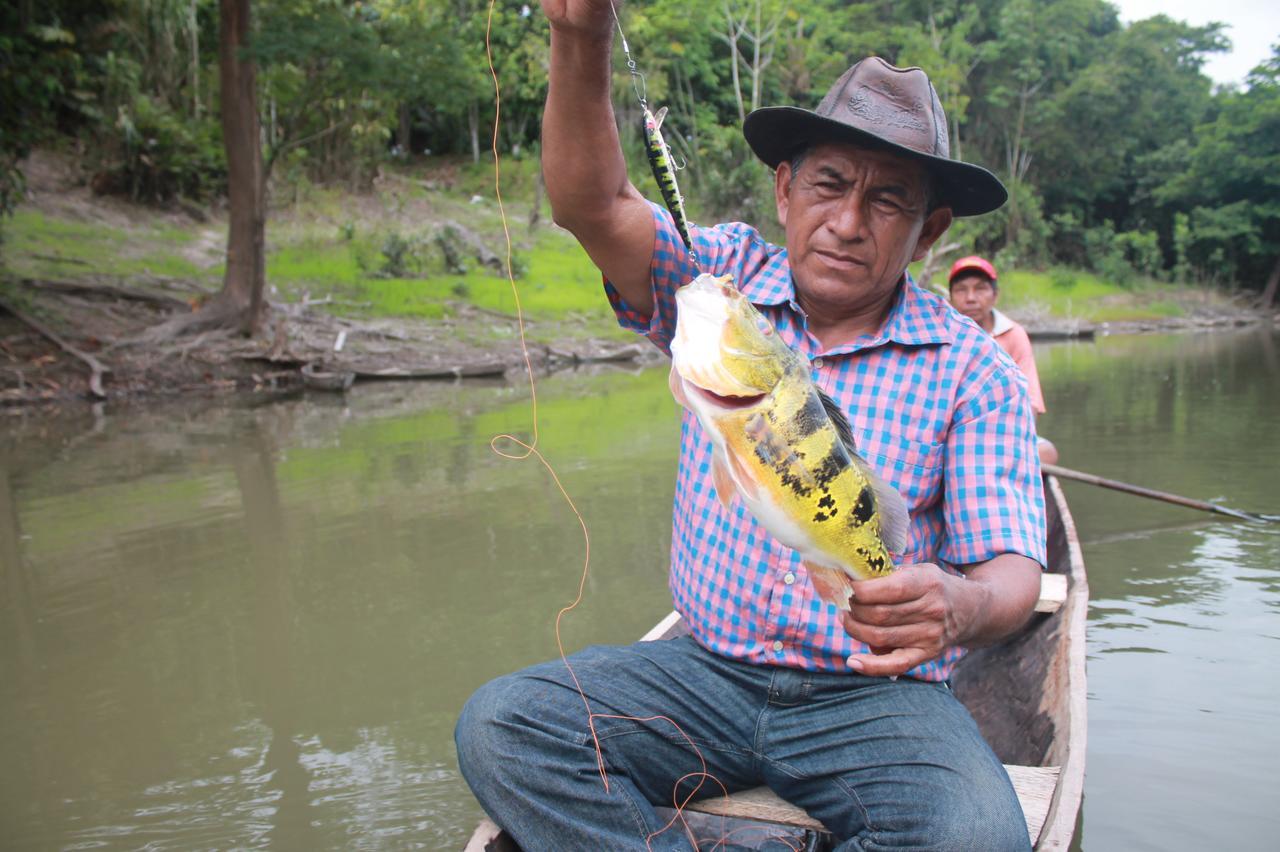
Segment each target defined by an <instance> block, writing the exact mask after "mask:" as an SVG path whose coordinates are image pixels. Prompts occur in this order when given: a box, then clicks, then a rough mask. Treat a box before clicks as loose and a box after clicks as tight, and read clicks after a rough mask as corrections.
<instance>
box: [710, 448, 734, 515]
mask: <svg viewBox="0 0 1280 852" xmlns="http://www.w3.org/2000/svg"><path fill="white" fill-rule="evenodd" d="M711 479H712V481H713V482H714V483H715V487H716V499H717V500H719V501H720V505H721V506H724V507H725V508H726V509H728V508H729V507H730V506H732V505H733V495H734V492H735V491H736V490H737V489H736V488H735V486H734V484H733V477H732V476H731V475H730V474H729V468H728V467H727V466H726V465H725V462H724V455H723V453H719V452H717V453H715V454H714V455H713V456H712V458H711Z"/></svg>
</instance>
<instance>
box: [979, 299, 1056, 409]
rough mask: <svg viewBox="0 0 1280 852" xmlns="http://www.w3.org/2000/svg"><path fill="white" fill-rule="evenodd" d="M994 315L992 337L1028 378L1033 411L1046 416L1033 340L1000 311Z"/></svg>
mask: <svg viewBox="0 0 1280 852" xmlns="http://www.w3.org/2000/svg"><path fill="white" fill-rule="evenodd" d="M992 313H993V314H995V326H994V327H993V328H992V329H991V336H992V337H994V338H995V339H996V343H999V344H1000V348H1001V349H1003V350H1004V351H1005V352H1007V353H1008V355H1009V357H1010V358H1012V359H1013V363H1015V364H1017V365H1018V369H1019V370H1021V371H1022V374H1023V375H1024V376H1026V377H1027V392H1028V393H1029V394H1030V396H1031V410H1032V411H1034V412H1035V413H1036V414H1044V396H1043V395H1042V394H1041V393H1040V374H1039V373H1037V372H1036V356H1035V355H1034V354H1033V353H1032V351H1031V338H1030V337H1028V336H1027V330H1026V329H1025V328H1023V327H1022V326H1020V325H1018V324H1017V323H1016V322H1014V321H1013V320H1011V319H1009V318H1008V317H1007V316H1005V315H1004V314H1002V313H1000V312H999V311H992Z"/></svg>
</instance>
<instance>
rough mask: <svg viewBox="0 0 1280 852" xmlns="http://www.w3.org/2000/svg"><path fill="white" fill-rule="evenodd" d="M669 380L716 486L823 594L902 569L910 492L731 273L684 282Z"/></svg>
mask: <svg viewBox="0 0 1280 852" xmlns="http://www.w3.org/2000/svg"><path fill="white" fill-rule="evenodd" d="M671 391H672V393H673V394H674V396H675V398H676V400H677V401H678V402H679V403H680V404H681V405H683V406H684V407H685V408H687V409H689V410H690V411H692V412H693V413H694V415H696V416H697V418H698V420H699V422H700V423H701V424H702V428H703V429H704V430H705V431H706V433H707V434H708V435H709V436H710V438H711V442H712V445H713V447H714V453H713V464H712V476H713V477H714V484H715V490H716V497H717V498H718V499H719V500H720V502H721V503H722V504H723V505H724V506H725V507H726V508H728V507H729V506H730V504H731V502H732V500H733V496H734V495H735V494H736V495H737V496H738V497H740V498H741V499H742V501H743V503H744V504H745V506H746V508H747V509H748V511H750V512H751V514H752V515H754V516H755V518H756V519H757V520H758V521H759V522H760V523H761V524H762V525H763V526H764V527H765V529H767V530H768V531H769V533H770V534H771V535H772V536H773V537H774V538H776V539H777V540H778V541H780V542H781V543H782V544H784V545H786V546H787V547H790V548H791V549H793V550H795V551H796V552H798V553H799V554H800V556H801V559H802V560H803V564H804V566H805V568H806V570H807V571H808V574H809V580H810V582H811V583H812V584H813V587H814V589H815V590H816V591H817V593H818V595H819V596H820V597H821V598H822V599H823V600H825V601H828V602H829V603H831V604H833V605H835V606H836V607H838V608H839V609H844V610H847V609H849V595H850V593H851V592H852V587H851V586H850V585H849V581H850V579H869V578H871V577H876V576H880V575H883V574H887V573H889V572H890V571H892V570H893V568H894V563H893V557H892V554H893V553H901V552H902V551H903V550H904V549H905V547H906V537H907V522H908V517H907V507H906V503H905V502H904V501H903V499H902V496H901V495H900V494H898V492H897V491H896V490H894V489H893V488H892V487H890V486H889V485H887V484H886V483H885V482H883V481H882V480H881V479H880V478H879V477H878V476H877V475H876V474H875V472H874V471H873V470H872V469H871V467H870V466H869V465H868V464H867V462H866V461H864V460H863V459H862V458H861V457H860V456H859V455H858V453H857V452H856V450H855V448H854V441H853V432H852V430H851V429H850V427H849V421H848V419H847V418H846V417H845V415H844V412H843V411H841V410H840V408H839V407H838V406H837V405H836V404H835V403H834V402H833V401H832V400H831V398H830V397H828V396H827V395H826V394H824V393H823V392H822V391H821V390H820V389H819V388H818V387H817V386H815V385H814V383H813V381H812V380H811V379H810V376H809V365H808V363H807V362H806V361H805V359H804V358H802V357H801V356H800V355H799V354H798V353H796V352H795V351H793V350H792V349H791V348H789V347H788V346H787V345H786V344H785V343H783V342H782V341H781V340H779V339H778V335H777V334H776V333H775V331H774V328H773V326H772V325H771V324H770V323H769V321H768V320H766V319H765V318H764V317H763V316H762V315H761V314H760V312H759V311H757V310H756V309H755V306H754V305H752V304H751V302H750V301H749V300H748V299H747V298H746V297H745V296H743V295H742V293H740V292H739V291H738V289H737V288H736V287H734V286H733V281H732V278H731V277H730V276H728V275H725V276H713V275H700V276H698V278H696V279H695V280H694V281H692V282H691V283H689V284H687V285H685V286H684V287H681V288H680V289H679V290H678V291H677V292H676V332H675V339H674V340H673V341H672V343H671Z"/></svg>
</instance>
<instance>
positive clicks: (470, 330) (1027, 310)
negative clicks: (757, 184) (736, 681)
mask: <svg viewBox="0 0 1280 852" xmlns="http://www.w3.org/2000/svg"><path fill="white" fill-rule="evenodd" d="M531 168H532V164H531V163H528V162H525V163H515V164H514V165H512V166H511V167H510V169H511V171H510V174H509V177H508V178H507V179H506V180H508V181H509V184H510V185H509V186H508V187H507V190H506V191H507V192H509V193H510V195H511V197H512V198H514V199H515V200H513V201H511V202H510V203H509V206H508V208H507V209H506V211H505V212H506V215H507V225H508V227H507V228H506V230H507V231H508V232H509V233H511V234H512V267H513V268H514V270H515V271H516V273H517V280H516V285H515V286H516V289H515V292H514V293H513V291H512V287H511V284H510V282H508V281H507V280H506V277H505V274H503V273H501V272H500V271H499V270H502V269H504V268H505V263H504V262H503V261H502V259H501V258H502V256H503V255H504V253H505V241H504V240H503V238H502V234H503V230H504V229H503V222H502V218H501V214H500V211H499V210H498V209H497V206H496V204H495V203H494V202H493V201H492V200H491V196H492V192H489V193H487V194H482V190H483V188H484V184H483V183H482V182H481V181H482V176H481V175H479V174H478V173H477V172H475V171H474V170H473V171H468V170H467V169H466V168H463V167H460V166H459V165H458V164H456V163H436V164H431V165H428V166H421V167H419V168H418V169H417V171H414V172H411V173H400V172H391V171H388V172H387V173H385V174H384V175H383V177H382V178H380V179H379V180H378V181H377V182H376V184H375V187H374V189H373V191H372V192H369V193H364V194H355V195H353V194H345V193H337V192H334V191H332V190H322V189H317V188H314V187H305V186H304V187H297V186H295V187H293V188H292V191H291V194H290V195H289V200H288V203H278V204H277V205H276V206H275V207H274V208H273V209H272V210H271V212H270V216H269V225H268V251H269V259H268V267H267V277H268V282H269V284H268V286H269V292H268V294H267V298H268V300H269V302H270V305H271V316H270V320H269V322H268V325H267V330H266V332H265V333H264V334H263V335H262V336H261V338H260V339H247V338H244V337H241V336H239V335H236V334H233V333H230V332H226V331H213V332H205V333H202V334H196V335H190V336H185V337H177V338H169V337H166V336H164V335H162V334H159V333H157V329H159V328H161V327H162V326H163V324H164V323H165V322H166V321H168V320H172V319H174V318H177V317H180V316H183V315H186V314H189V313H190V312H191V311H192V310H196V309H198V308H199V306H200V304H201V303H202V302H203V301H204V300H205V299H207V298H209V297H210V296H211V295H213V294H214V293H215V292H216V291H217V289H218V288H219V287H220V286H221V276H222V262H223V255H224V252H225V244H224V240H225V214H224V213H222V212H221V211H218V210H212V211H210V210H204V209H201V208H198V207H195V206H194V205H190V204H182V205H178V206H175V207H173V208H172V209H168V210H157V209H155V208H150V207H141V206H138V205H133V204H129V203H127V202H125V201H122V200H120V199H118V198H112V197H101V196H97V195H95V194H94V193H93V192H92V190H91V189H90V187H89V183H90V180H89V176H87V175H83V174H81V173H80V172H79V170H78V166H77V165H76V163H75V161H73V160H72V159H70V158H67V157H61V156H58V155H54V154H49V153H42V154H38V155H36V156H34V157H33V158H32V159H31V160H29V161H28V162H27V164H26V174H27V179H28V199H27V201H26V203H25V204H23V205H22V206H21V207H20V208H19V210H18V212H17V214H16V216H15V217H14V219H13V220H11V221H9V222H6V223H5V225H4V227H5V234H6V243H5V246H4V256H3V261H4V263H3V268H2V269H0V404H7V405H27V404H33V403H60V402H67V401H74V400H85V399H89V400H92V399H119V398H140V397H158V396H172V395H181V394H217V393H225V392H228V391H253V392H259V393H281V392H292V391H296V390H298V389H301V388H306V387H313V388H317V389H322V388H332V387H337V388H341V387H343V386H347V385H349V384H350V383H351V382H352V381H373V380H391V379H458V378H468V377H474V376H503V375H513V374H517V373H521V372H523V371H524V370H525V369H526V368H527V366H528V367H532V368H533V369H534V370H535V371H536V372H546V371H551V370H555V369H558V368H562V367H566V366H572V365H577V364H582V363H593V362H611V361H636V362H640V361H646V360H651V359H652V360H656V359H658V358H660V357H661V356H660V355H659V354H658V353H657V352H655V351H654V350H653V349H652V347H650V346H648V345H647V344H646V343H645V342H644V341H642V340H639V339H638V338H636V337H635V336H634V335H631V334H629V333H627V332H624V331H622V330H620V329H618V328H617V326H616V324H615V323H614V320H613V316H612V313H611V312H610V311H609V310H608V307H607V306H606V305H605V304H604V300H603V299H602V298H601V297H600V289H599V278H598V274H597V273H596V272H595V270H594V268H593V267H592V266H591V264H590V261H589V260H588V259H587V258H586V257H585V255H584V254H583V253H582V251H581V250H580V249H579V248H578V247H577V245H576V244H575V243H574V242H573V240H572V238H571V237H570V236H569V235H568V234H566V233H565V232H563V231H561V230H560V229H559V228H556V227H555V226H554V225H553V224H550V223H549V218H550V217H549V213H548V211H546V210H545V207H544V206H543V205H542V203H541V202H539V201H538V199H539V194H538V193H537V192H536V187H535V186H534V182H533V181H532V178H531V173H532V172H531ZM282 194H284V193H283V192H278V193H277V195H282ZM464 223H465V224H464ZM1020 275H1021V276H1022V277H1021V278H1020V277H1019V276H1020ZM1038 277H1040V278H1043V277H1044V276H1043V275H1040V274H1038V273H1030V272H1026V273H1020V272H1019V271H1013V272H1012V273H1010V275H1009V276H1008V277H1007V279H1006V280H1007V283H1006V286H1005V287H1004V288H1002V289H1003V291H1004V292H1005V294H1006V295H1005V296H1004V297H1003V298H1005V299H1006V300H1007V304H1004V303H1002V307H1003V308H1005V309H1006V310H1007V312H1008V313H1010V315H1012V316H1013V317H1014V318H1015V319H1019V320H1020V321H1022V322H1024V324H1026V325H1027V327H1028V329H1029V330H1030V331H1031V332H1032V335H1033V337H1034V336H1059V337H1060V336H1074V335H1081V334H1088V333H1090V332H1093V333H1100V334H1105V333H1127V332H1133V331H1157V330H1167V329H1187V328H1214V327H1220V326H1235V325H1242V324H1249V323H1256V322H1270V321H1272V317H1271V316H1270V315H1264V314H1261V313H1259V312H1256V311H1253V310H1250V309H1249V308H1248V307H1247V306H1245V305H1243V304H1242V303H1240V302H1237V301H1235V300H1233V299H1231V298H1230V297H1228V296H1227V295H1225V294H1222V293H1218V292H1215V291H1208V290H1199V289H1192V288H1176V287H1169V286H1163V287H1160V288H1159V289H1158V290H1156V289H1154V288H1153V287H1150V286H1148V287H1147V288H1145V289H1139V290H1123V289H1121V288H1116V287H1108V286H1106V285H1103V284H1101V283H1100V282H1097V281H1096V280H1092V279H1090V278H1089V277H1088V276H1085V275H1084V274H1083V273H1082V274H1080V275H1075V274H1072V275H1070V276H1065V278H1064V276H1063V275H1061V274H1058V275H1055V276H1054V280H1053V282H1052V283H1051V284H1045V283H1043V282H1040V281H1038V280H1037V278H1038ZM517 295H518V299H519V306H520V309H521V310H522V316H521V317H518V316H517V310H516V309H517ZM1073 299H1074V300H1073ZM526 358H527V364H526Z"/></svg>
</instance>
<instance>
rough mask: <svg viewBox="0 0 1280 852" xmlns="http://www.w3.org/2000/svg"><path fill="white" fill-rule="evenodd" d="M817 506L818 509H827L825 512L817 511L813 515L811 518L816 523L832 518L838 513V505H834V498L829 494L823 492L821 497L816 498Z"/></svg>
mask: <svg viewBox="0 0 1280 852" xmlns="http://www.w3.org/2000/svg"><path fill="white" fill-rule="evenodd" d="M818 506H819V508H820V509H826V510H827V511H825V512H822V511H819V512H818V513H817V514H816V515H814V516H813V519H814V520H815V521H817V522H818V523H822V522H823V521H829V520H831V519H832V518H834V517H835V516H836V515H838V514H840V507H839V506H837V505H836V500H835V498H834V497H832V496H831V495H830V494H823V495H822V498H821V499H819V500H818Z"/></svg>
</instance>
